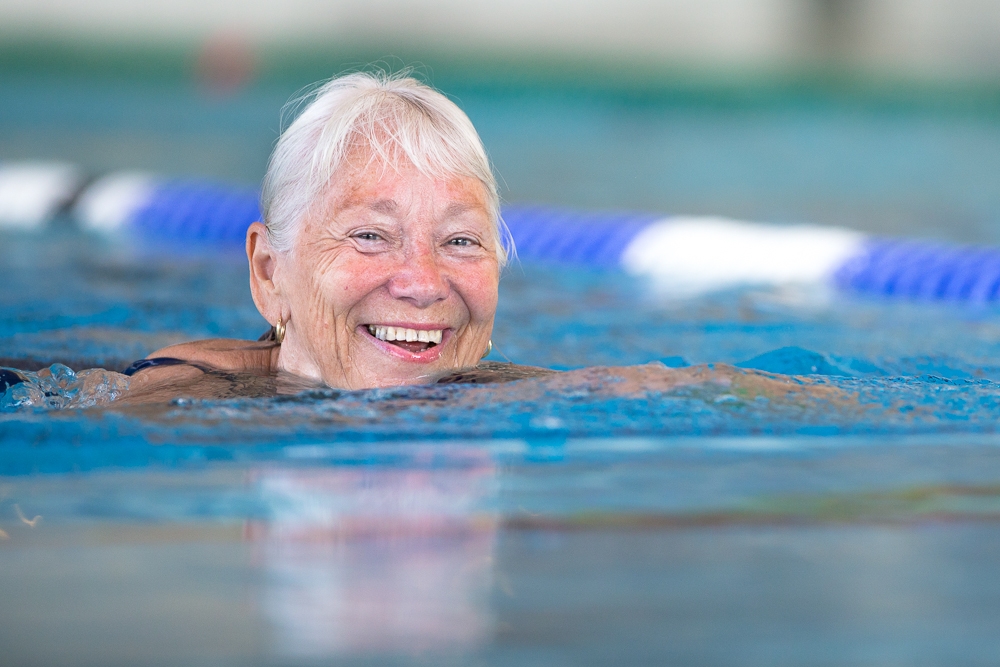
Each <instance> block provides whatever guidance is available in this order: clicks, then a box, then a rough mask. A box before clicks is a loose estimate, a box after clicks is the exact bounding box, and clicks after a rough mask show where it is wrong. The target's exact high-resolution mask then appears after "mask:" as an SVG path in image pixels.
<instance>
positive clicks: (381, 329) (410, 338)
mask: <svg viewBox="0 0 1000 667" xmlns="http://www.w3.org/2000/svg"><path fill="white" fill-rule="evenodd" d="M368 332H369V333H370V334H371V335H373V336H375V337H376V338H378V339H379V340H385V341H394V340H398V341H407V342H410V343H412V342H415V341H416V342H420V343H434V344H435V345H440V344H441V340H442V338H443V337H444V330H442V329H431V330H427V329H406V328H404V327H385V326H381V325H379V324H369V325H368Z"/></svg>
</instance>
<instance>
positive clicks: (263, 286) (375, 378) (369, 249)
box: [133, 156, 500, 395]
mask: <svg viewBox="0 0 1000 667" xmlns="http://www.w3.org/2000/svg"><path fill="white" fill-rule="evenodd" d="M247 256H248V258H249V262H250V288H251V292H252V294H253V298H254V302H255V303H256V305H257V308H258V310H260V312H261V314H262V315H263V316H264V318H265V319H266V320H267V321H268V322H270V323H272V324H273V323H277V322H278V319H279V317H280V318H281V320H282V321H283V322H285V323H287V325H286V334H285V338H284V341H283V342H282V344H281V345H275V344H273V343H271V344H269V343H256V342H250V341H237V340H228V339H216V340H206V341H195V342H192V343H184V344H181V345H174V346H171V347H168V348H164V349H162V350H158V351H156V352H154V353H153V354H151V355H150V357H163V356H166V357H177V358H180V359H185V360H188V361H190V362H192V363H198V364H203V365H206V366H210V367H213V368H217V369H221V370H225V371H234V372H250V373H260V374H276V373H280V374H283V375H286V376H293V377H296V378H300V379H301V380H303V381H307V382H313V383H315V384H324V385H327V386H330V387H335V388H344V389H363V388H371V387H385V386H396V385H402V384H413V383H419V382H425V381H428V380H430V379H433V378H435V377H438V376H440V375H441V374H443V373H446V372H448V371H449V370H455V369H459V368H464V367H470V366H475V365H476V364H477V363H478V362H479V359H480V358H481V357H482V356H483V352H484V351H485V350H486V347H487V345H488V342H489V339H490V334H491V332H492V330H493V318H494V314H495V312H496V306H497V293H498V285H499V281H500V265H499V260H498V257H497V248H496V241H495V235H494V233H493V223H492V221H491V219H490V213H489V207H488V200H487V192H486V189H485V187H484V186H483V184H482V183H480V182H479V181H478V180H476V179H474V178H468V177H460V176H454V177H450V178H438V179H435V178H431V177H428V176H426V175H424V174H421V173H420V172H419V171H418V170H417V169H416V168H415V167H414V166H413V165H412V164H409V163H403V164H401V165H398V166H387V165H385V164H382V163H379V162H375V161H372V160H369V159H367V157H366V156H355V159H353V160H350V161H348V164H347V165H345V167H343V168H341V169H340V170H339V171H338V172H337V174H335V176H334V178H333V179H332V181H331V183H330V187H329V189H328V191H327V193H326V195H325V197H323V198H322V199H321V200H319V201H317V202H316V203H315V204H314V206H313V207H312V208H311V209H310V210H309V211H308V212H307V214H306V216H305V218H304V219H303V220H302V222H301V226H300V228H299V232H298V235H297V237H296V239H295V241H294V244H293V246H292V248H291V249H289V250H288V251H287V252H279V251H277V250H276V249H274V248H273V247H272V246H271V244H270V242H269V240H268V236H267V230H266V228H265V227H264V225H262V224H261V223H254V224H253V225H251V227H250V229H249V230H248V231H247ZM368 325H383V326H394V327H406V328H409V329H417V330H421V329H426V330H431V331H433V330H440V331H442V332H443V333H442V340H441V342H440V344H438V345H417V344H398V343H397V344H393V343H390V342H386V341H382V340H378V339H377V338H375V337H374V336H373V335H372V334H371V333H370V330H369V328H368ZM197 372H200V371H197V370H196V369H192V368H191V367H177V366H172V367H161V368H151V369H149V370H146V371H143V372H142V373H140V374H138V375H137V376H136V377H135V379H134V382H133V383H134V385H135V391H136V392H140V393H149V394H150V395H153V394H157V395H159V394H162V393H163V390H166V389H167V387H169V386H170V385H171V384H172V383H173V382H175V381H187V380H189V379H190V378H189V377H188V376H190V375H191V374H192V373H197Z"/></svg>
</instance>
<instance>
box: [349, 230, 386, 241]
mask: <svg viewBox="0 0 1000 667" xmlns="http://www.w3.org/2000/svg"><path fill="white" fill-rule="evenodd" d="M354 238H356V239H359V240H361V241H381V240H382V237H381V236H379V235H378V234H376V233H375V232H361V233H360V234H355V235H354Z"/></svg>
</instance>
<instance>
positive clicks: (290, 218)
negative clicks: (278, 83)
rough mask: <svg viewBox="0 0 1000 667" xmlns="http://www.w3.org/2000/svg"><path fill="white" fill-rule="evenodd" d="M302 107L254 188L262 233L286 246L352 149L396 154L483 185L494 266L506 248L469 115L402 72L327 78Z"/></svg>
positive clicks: (434, 172)
mask: <svg viewBox="0 0 1000 667" xmlns="http://www.w3.org/2000/svg"><path fill="white" fill-rule="evenodd" d="M299 106H304V108H303V109H302V112H301V113H300V114H299V115H298V117H297V118H295V120H294V121H293V122H292V123H291V125H289V126H288V129H286V130H285V131H284V132H283V133H282V134H281V137H280V138H279V139H278V143H277V145H276V146H275V148H274V152H273V153H272V154H271V160H270V162H269V163H268V167H267V174H266V175H265V177H264V185H263V189H262V192H261V212H262V214H263V218H264V224H265V225H266V226H267V230H268V239H269V241H270V242H271V245H272V247H273V248H274V249H275V250H277V251H278V252H287V251H288V250H290V249H291V247H292V244H293V242H294V240H295V235H296V234H297V232H298V227H299V223H300V222H301V220H302V218H303V217H304V216H305V215H306V213H307V212H308V210H309V209H310V207H311V206H312V205H313V204H314V203H315V202H316V201H317V199H318V198H320V197H321V196H322V194H323V192H324V190H325V189H326V188H327V186H328V185H329V183H330V179H331V178H332V177H333V175H334V174H335V173H336V172H337V170H338V169H339V168H340V167H341V166H343V164H344V162H345V160H347V159H348V158H349V157H351V154H352V152H355V151H357V150H358V149H359V148H361V149H362V150H365V151H366V152H368V153H369V156H370V158H371V159H372V160H373V161H379V162H381V163H382V164H384V165H387V166H396V165H398V164H399V162H400V160H401V159H405V160H407V161H409V162H410V163H412V164H413V166H414V167H416V168H417V170H418V171H419V172H420V173H422V174H424V175H426V176H430V177H432V178H441V177H453V176H467V177H472V178H476V179H478V180H479V181H480V182H481V183H482V184H483V187H484V188H486V197H487V206H488V210H489V214H490V217H491V219H492V222H493V236H494V241H495V244H496V248H497V258H498V259H499V261H500V265H501V266H503V265H504V264H505V263H506V262H507V257H508V251H511V252H512V251H513V243H512V240H511V238H510V233H509V232H508V231H507V229H506V226H505V225H504V224H503V220H502V219H501V218H500V197H499V195H498V193H497V183H496V178H495V177H494V176H493V170H492V168H491V166H490V160H489V158H488V157H487V155H486V149H485V148H483V143H482V141H481V140H480V138H479V134H478V133H477V132H476V128H474V127H473V126H472V121H470V120H469V117H468V116H466V115H465V113H464V112H463V111H462V110H461V109H459V108H458V106H456V105H455V103H454V102H452V101H451V100H449V99H448V98H447V97H445V96H444V95H442V94H441V93H439V92H438V91H436V90H434V89H433V88H431V87H430V86H427V85H425V84H423V83H420V82H419V81H417V80H416V79H413V78H411V77H409V76H405V74H403V75H399V74H397V75H389V74H385V73H375V74H369V73H365V72H358V73H354V74H347V75H345V76H340V77H337V78H334V79H332V80H330V81H328V82H326V83H325V84H323V85H321V86H319V87H318V88H316V90H314V91H312V92H311V93H309V94H307V95H306V96H304V97H303V98H301V99H299V100H297V101H296V102H295V103H293V107H299Z"/></svg>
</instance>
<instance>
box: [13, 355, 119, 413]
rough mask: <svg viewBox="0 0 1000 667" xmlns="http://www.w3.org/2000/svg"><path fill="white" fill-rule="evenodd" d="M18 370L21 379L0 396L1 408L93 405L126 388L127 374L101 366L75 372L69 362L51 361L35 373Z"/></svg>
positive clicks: (97, 404) (110, 400)
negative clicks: (63, 363)
mask: <svg viewBox="0 0 1000 667" xmlns="http://www.w3.org/2000/svg"><path fill="white" fill-rule="evenodd" d="M17 373H18V374H19V375H20V376H21V377H23V378H24V382H22V383H20V384H16V385H14V386H13V387H9V388H8V389H7V391H6V392H4V394H3V395H2V396H0V411H6V412H10V411H14V410H23V409H28V408H41V409H46V410H53V409H56V410H58V409H66V408H92V407H97V406H103V405H108V404H110V403H112V402H113V401H115V400H117V399H119V398H121V397H122V396H123V395H124V394H125V393H126V392H127V391H128V388H129V378H128V377H127V376H125V375H122V374H121V373H115V372H114V371H106V370H104V369H103V368H91V369H88V370H85V371H80V372H79V373H77V372H75V371H74V370H73V369H72V368H70V367H68V366H64V365H62V364H52V365H51V366H49V367H48V368H43V369H42V370H40V371H38V372H37V373H33V372H30V371H17Z"/></svg>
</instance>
